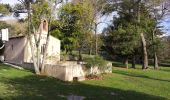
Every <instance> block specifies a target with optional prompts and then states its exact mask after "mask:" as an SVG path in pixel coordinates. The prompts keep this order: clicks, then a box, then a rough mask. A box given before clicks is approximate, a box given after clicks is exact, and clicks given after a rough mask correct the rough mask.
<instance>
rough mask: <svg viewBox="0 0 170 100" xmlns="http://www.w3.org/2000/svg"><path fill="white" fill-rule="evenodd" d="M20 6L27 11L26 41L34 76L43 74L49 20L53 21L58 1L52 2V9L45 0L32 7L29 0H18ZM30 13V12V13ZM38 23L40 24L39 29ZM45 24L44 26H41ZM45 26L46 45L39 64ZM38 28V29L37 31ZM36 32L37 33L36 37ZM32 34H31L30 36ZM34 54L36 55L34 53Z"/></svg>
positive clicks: (48, 34)
mask: <svg viewBox="0 0 170 100" xmlns="http://www.w3.org/2000/svg"><path fill="white" fill-rule="evenodd" d="M19 1H20V2H21V3H22V4H24V6H25V8H26V9H27V10H28V34H27V35H28V41H29V43H30V47H31V53H32V58H33V64H34V69H35V73H36V74H40V73H43V72H44V62H45V59H46V55H47V47H48V44H49V36H50V25H51V20H52V19H53V15H52V13H51V12H53V11H54V10H55V8H56V5H58V4H59V3H60V2H57V1H58V0H55V1H53V2H54V4H55V5H54V7H50V6H49V5H48V2H46V0H42V1H39V0H37V1H36V2H35V3H34V4H33V5H31V2H30V1H29V0H19ZM31 11H32V12H31ZM39 23H41V25H40V27H38V26H39ZM42 23H43V24H45V25H42ZM43 26H45V27H46V29H47V30H48V32H47V36H46V44H45V51H44V53H43V57H42V63H41V62H40V41H41V35H42V27H43ZM39 28H40V29H39ZM37 32H39V34H38V36H37V34H36V33H37ZM32 33H33V34H32ZM32 37H34V38H33V40H34V41H35V46H33V41H32ZM35 52H36V53H35Z"/></svg>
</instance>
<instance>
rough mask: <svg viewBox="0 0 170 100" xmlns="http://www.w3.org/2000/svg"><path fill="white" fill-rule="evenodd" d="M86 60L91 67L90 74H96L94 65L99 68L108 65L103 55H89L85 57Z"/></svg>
mask: <svg viewBox="0 0 170 100" xmlns="http://www.w3.org/2000/svg"><path fill="white" fill-rule="evenodd" d="M84 61H85V63H86V65H87V67H89V68H90V69H91V70H90V74H94V71H93V68H94V67H98V68H99V69H101V70H102V69H104V67H105V66H106V65H107V63H108V62H107V61H106V60H104V59H103V58H102V57H100V56H89V57H85V58H84Z"/></svg>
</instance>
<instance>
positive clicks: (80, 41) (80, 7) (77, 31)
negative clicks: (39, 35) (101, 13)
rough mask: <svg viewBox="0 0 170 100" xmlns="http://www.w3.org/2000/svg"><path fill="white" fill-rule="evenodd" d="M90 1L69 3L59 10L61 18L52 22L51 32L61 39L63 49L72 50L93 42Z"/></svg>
mask: <svg viewBox="0 0 170 100" xmlns="http://www.w3.org/2000/svg"><path fill="white" fill-rule="evenodd" d="M89 4H90V3H89V2H84V1H83V2H81V3H76V4H73V3H67V4H65V5H63V6H62V7H61V9H60V10H59V15H58V17H59V20H55V21H53V22H52V32H51V34H52V35H53V36H55V37H57V38H59V39H60V40H61V43H62V49H63V50H65V51H66V52H70V53H71V52H72V51H73V50H74V49H76V48H84V47H85V46H89V44H90V43H91V40H90V39H91V35H89V34H90V33H91V31H90V30H91V22H92V14H91V13H90V12H92V9H91V8H90V7H89ZM87 38H88V39H87Z"/></svg>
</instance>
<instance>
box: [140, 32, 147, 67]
mask: <svg viewBox="0 0 170 100" xmlns="http://www.w3.org/2000/svg"><path fill="white" fill-rule="evenodd" d="M140 35H141V40H142V49H143V66H142V69H147V68H148V54H147V50H146V40H145V37H144V35H143V33H141V34H140Z"/></svg>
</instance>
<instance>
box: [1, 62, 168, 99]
mask: <svg viewBox="0 0 170 100" xmlns="http://www.w3.org/2000/svg"><path fill="white" fill-rule="evenodd" d="M103 77H104V79H103V80H88V81H83V82H79V83H70V82H62V81H59V80H57V79H54V78H49V77H43V76H36V75H34V74H33V73H31V72H29V71H26V70H23V71H21V70H17V69H13V68H11V67H9V66H6V65H2V64H1V65H0V100H61V99H63V100H65V99H67V96H69V95H77V96H84V97H85V99H86V100H168V99H170V68H168V67H166V68H165V67H164V68H163V67H162V68H161V69H160V70H152V69H149V70H145V71H144V70H141V69H128V70H127V69H124V68H117V67H114V68H113V73H112V74H107V75H103Z"/></svg>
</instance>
